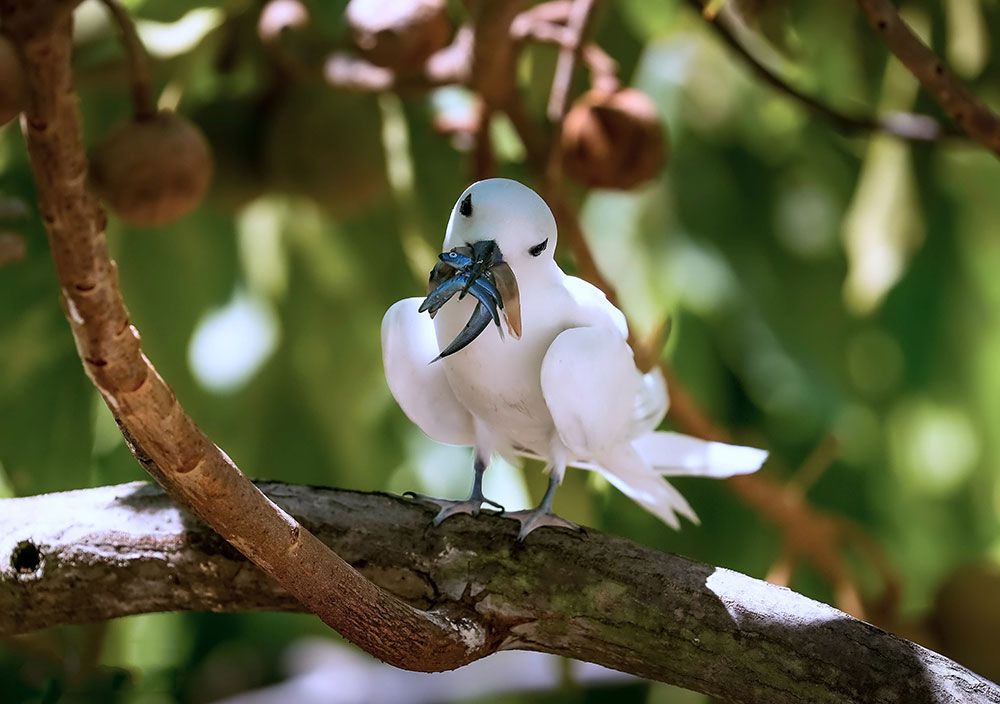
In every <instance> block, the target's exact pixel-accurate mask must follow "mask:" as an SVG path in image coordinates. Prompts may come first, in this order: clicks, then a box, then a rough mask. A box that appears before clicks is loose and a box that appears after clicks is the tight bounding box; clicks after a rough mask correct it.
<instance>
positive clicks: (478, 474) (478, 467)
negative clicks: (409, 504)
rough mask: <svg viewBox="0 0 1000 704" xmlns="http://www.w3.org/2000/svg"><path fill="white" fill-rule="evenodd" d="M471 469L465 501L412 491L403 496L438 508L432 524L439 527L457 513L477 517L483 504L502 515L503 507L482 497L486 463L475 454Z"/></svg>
mask: <svg viewBox="0 0 1000 704" xmlns="http://www.w3.org/2000/svg"><path fill="white" fill-rule="evenodd" d="M473 469H474V470H475V476H474V478H473V480H472V493H471V494H470V495H469V498H467V499H466V500H465V501H449V500H447V499H435V498H431V497H430V496H422V495H420V494H415V493H413V492H412V491H409V492H407V493H406V494H404V496H410V497H412V498H414V499H419V500H421V501H427V502H428V503H432V504H434V505H436V506H438V507H439V508H440V509H441V510H440V511H438V514H437V515H436V516H435V517H434V521H433V524H434V525H435V526H439V525H441V523H442V522H443V521H444V520H445V519H446V518H449V517H450V516H454V515H455V514H458V513H468V514H470V515H473V516H478V515H479V511H480V509H481V508H482V506H483V504H489V505H490V506H492V507H493V508H495V509H497V510H498V511H500V513H503V510H504V509H503V506H501V505H500V504H498V503H497V502H496V501H491V500H490V499H487V498H486V497H485V496H483V474H484V473H485V472H486V461H485V460H484V459H483V458H482V457H481V456H480V454H479V453H478V452H477V453H476V459H475V462H474V464H473Z"/></svg>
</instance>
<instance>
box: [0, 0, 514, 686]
mask: <svg viewBox="0 0 1000 704" xmlns="http://www.w3.org/2000/svg"><path fill="white" fill-rule="evenodd" d="M41 5H44V6H46V7H48V8H49V10H50V12H52V13H53V14H54V16H55V18H54V19H53V20H52V21H48V22H41V21H39V20H38V13H39V6H41ZM70 9H71V8H70V6H68V5H65V4H62V3H57V4H48V3H42V2H29V1H27V0H25V1H24V2H15V1H13V0H4V2H2V3H0V19H2V21H3V23H2V27H3V29H4V31H5V32H6V33H8V36H9V37H10V38H11V39H12V40H13V42H14V44H15V46H16V47H17V50H18V52H19V54H20V55H21V56H20V58H21V61H22V65H23V67H24V71H25V77H26V83H27V85H28V90H29V96H28V97H29V100H28V107H27V110H26V112H25V117H26V119H25V120H23V121H22V124H23V125H24V129H25V139H26V141H27V145H28V150H29V154H30V158H31V164H32V169H33V171H34V176H35V182H36V185H37V191H38V201H39V209H40V212H41V213H42V218H43V220H44V223H45V227H46V230H47V232H48V235H49V243H50V245H51V249H52V256H53V259H54V261H55V265H56V272H57V275H58V280H59V283H60V285H61V287H62V299H63V303H64V306H65V309H66V316H67V318H68V319H69V322H70V327H71V328H72V331H73V335H74V338H75V340H76V345H77V350H78V352H79V355H80V358H81V359H82V360H83V364H84V368H85V370H86V372H87V374H88V375H89V376H90V378H91V380H92V381H93V382H94V385H95V386H96V387H97V389H98V390H99V391H100V393H101V395H102V396H103V398H104V400H105V401H106V402H107V404H108V407H109V408H110V409H111V411H112V413H113V414H114V415H115V418H116V420H117V421H118V423H119V426H120V427H121V429H122V432H123V434H124V436H125V438H126V440H127V442H128V444H129V446H130V448H131V449H132V451H133V453H134V454H135V456H136V458H137V459H138V460H139V461H140V463H142V465H143V466H144V467H145V468H146V469H147V470H148V471H149V472H150V474H152V475H153V476H154V477H155V478H156V479H157V481H158V482H160V484H162V485H163V486H164V487H165V488H166V489H167V491H168V492H169V493H170V495H171V496H172V497H174V499H176V500H177V501H178V502H179V503H181V504H182V505H184V506H187V507H189V508H190V509H191V510H192V511H194V512H195V513H196V514H197V515H198V516H200V517H201V518H202V519H203V520H204V521H205V522H206V523H208V524H209V525H210V526H211V527H212V528H214V529H215V530H216V531H218V533H219V534H220V535H222V536H223V537H224V538H225V539H226V540H228V541H229V542H230V543H232V544H233V545H234V546H235V547H236V548H237V549H238V550H239V551H240V552H242V553H243V554H244V555H246V556H247V557H248V558H249V559H250V560H252V561H253V562H254V563H255V564H257V565H258V566H259V567H260V568H261V569H263V570H264V571H265V572H267V573H268V574H269V575H270V576H271V577H273V578H274V579H275V580H276V581H277V582H278V583H279V584H281V585H282V586H283V587H284V588H285V589H287V590H288V591H289V592H290V593H292V594H293V595H294V596H295V597H296V598H298V599H299V600H300V601H301V602H302V603H303V604H304V605H305V606H306V607H307V608H308V609H309V610H311V611H313V612H314V613H316V614H317V615H319V616H320V617H321V618H322V619H323V620H324V621H325V622H326V623H327V624H328V625H330V626H331V627H333V628H335V629H336V630H337V631H339V632H340V633H341V634H342V635H344V636H345V637H346V638H348V639H349V640H351V641H352V642H354V643H356V644H358V645H359V646H360V647H362V648H363V649H365V650H367V651H368V652H370V653H372V654H373V655H376V656H377V657H379V658H381V659H384V660H387V661H389V662H390V663H392V664H395V665H398V666H400V667H405V668H409V669H418V670H439V669H449V668H453V667H457V666H459V665H462V664H464V663H467V662H470V661H471V660H474V659H477V658H479V657H482V656H483V655H485V654H487V653H488V652H490V651H491V650H492V649H493V648H494V647H495V644H496V643H495V640H494V639H493V638H492V636H491V634H490V633H489V632H488V630H487V629H486V628H485V627H484V625H483V624H482V623H480V622H479V621H478V620H476V618H475V614H474V612H473V611H471V609H469V608H465V609H461V608H457V607H456V608H457V610H455V611H449V612H443V611H436V612H424V611H420V610H418V609H415V608H413V607H412V606H409V605H407V604H405V603H403V602H401V601H400V600H398V599H396V598H395V597H393V596H392V595H390V594H388V593H387V592H385V591H383V590H381V589H380V588H378V587H377V586H376V585H374V584H373V583H372V582H370V581H369V580H367V579H365V578H364V577H363V576H361V575H360V574H358V573H357V572H356V571H355V570H354V569H353V568H351V566H350V565H349V564H348V563H347V562H345V561H344V560H342V559H341V558H340V557H338V556H337V555H336V554H335V553H333V552H332V551H330V550H329V548H327V547H326V546H325V545H324V544H323V543H321V542H320V541H319V540H318V539H317V538H316V537H315V536H314V535H313V534H312V533H310V532H309V531H308V530H306V529H305V528H303V527H302V526H301V525H299V524H298V523H297V522H296V521H295V520H294V519H292V518H291V517H290V516H288V514H286V513H285V512H284V511H282V510H281V509H280V508H278V507H277V506H276V505H275V504H273V503H272V502H271V501H270V500H268V498H267V497H266V496H264V494H262V493H261V492H260V491H258V490H257V489H256V488H255V487H254V485H253V484H252V483H251V482H250V481H249V480H248V479H247V478H246V477H245V476H244V475H243V474H242V473H241V472H240V471H239V469H237V467H236V466H235V465H234V464H233V462H232V461H231V460H230V459H229V458H228V457H227V456H226V454H225V453H224V452H222V451H221V450H220V449H219V448H218V447H216V446H215V444H213V443H212V442H211V440H209V439H208V438H207V437H206V436H205V434H204V433H203V432H202V431H201V429H200V428H198V426H197V425H196V424H195V423H194V421H193V420H192V419H191V418H190V417H189V416H188V415H187V414H186V413H185V412H184V410H183V408H181V406H180V404H179V403H178V401H177V398H176V397H175V396H174V394H173V392H172V391H171V390H170V388H169V387H168V386H167V385H166V383H165V382H164V381H163V379H162V378H160V376H159V375H158V374H157V372H156V370H155V369H154V368H153V365H152V364H151V363H150V361H149V360H148V359H147V358H146V356H145V355H144V354H143V353H142V350H141V348H140V344H139V333H138V331H137V330H136V328H135V327H134V326H133V325H131V323H130V321H129V317H128V312H127V311H126V309H125V305H124V302H123V300H122V296H121V292H120V290H119V288H118V281H117V274H116V266H115V263H114V262H113V261H111V259H110V258H109V256H108V250H107V243H106V240H105V233H104V225H105V215H104V212H103V210H102V209H101V207H100V206H99V204H98V203H97V202H96V200H95V198H94V197H93V196H92V195H91V194H90V193H89V191H88V190H87V188H86V185H85V184H86V173H87V160H86V156H85V154H84V149H83V145H82V143H81V138H80V115H79V108H78V105H77V96H76V92H75V91H74V89H73V76H72V72H71V67H70V54H71V50H72V16H71V13H70ZM38 26H43V27H47V28H48V31H44V32H39V31H37V28H38ZM74 601H78V600H74Z"/></svg>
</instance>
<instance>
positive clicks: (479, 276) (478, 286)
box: [420, 240, 521, 361]
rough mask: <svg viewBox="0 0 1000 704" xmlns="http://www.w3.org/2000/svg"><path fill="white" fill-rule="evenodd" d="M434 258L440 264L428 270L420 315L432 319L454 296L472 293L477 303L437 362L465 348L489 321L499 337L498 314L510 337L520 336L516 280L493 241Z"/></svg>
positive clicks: (456, 249) (485, 241)
mask: <svg viewBox="0 0 1000 704" xmlns="http://www.w3.org/2000/svg"><path fill="white" fill-rule="evenodd" d="M438 259H439V260H440V261H439V262H438V263H437V264H436V265H435V266H434V268H433V269H432V270H431V275H430V280H429V281H428V284H427V291H428V292H427V298H425V299H424V302H423V303H422V304H421V305H420V312H421V313H422V312H424V311H427V312H428V313H430V316H431V317H432V318H433V317H434V316H435V315H437V312H438V311H439V310H440V309H441V307H442V306H443V305H444V304H445V303H447V302H448V301H450V300H451V299H452V297H454V296H455V294H458V297H459V299H462V298H465V296H466V295H468V294H472V296H473V297H474V298H475V299H476V301H477V304H476V308H475V310H474V311H473V313H472V317H471V318H469V322H468V323H466V325H465V327H464V328H463V329H462V331H461V332H460V333H459V334H458V336H457V337H456V338H455V339H454V340H452V342H451V344H449V345H448V346H447V347H446V348H445V349H444V350H442V351H441V354H440V355H439V356H438V357H437V359H441V358H442V357H447V356H448V355H452V354H455V353H456V352H458V351H459V350H461V349H463V348H465V347H467V346H468V345H469V344H471V343H472V341H473V340H475V339H476V338H477V337H479V335H480V334H481V333H482V332H483V331H484V330H485V329H486V328H487V327H489V325H490V322H491V321H492V322H493V323H495V324H496V326H497V329H499V330H500V334H501V335H503V328H502V327H501V325H500V313H501V312H503V318H504V320H505V322H506V323H507V330H508V331H509V332H510V334H511V336H512V337H514V338H520V337H521V301H520V295H519V293H518V290H517V279H516V278H514V272H513V271H511V268H510V265H508V264H507V262H505V261H504V260H503V254H502V253H501V252H500V248H499V247H498V246H497V243H496V242H495V241H494V240H479V241H477V242H473V243H472V245H470V246H467V247H455V248H454V249H452V250H449V251H447V252H442V253H441V254H440V255H438ZM435 361H436V360H435Z"/></svg>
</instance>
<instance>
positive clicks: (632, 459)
mask: <svg viewBox="0 0 1000 704" xmlns="http://www.w3.org/2000/svg"><path fill="white" fill-rule="evenodd" d="M555 248H556V223H555V218H554V217H553V216H552V211H551V210H549V207H548V206H547V205H546V204H545V201H544V200H542V198H541V197H540V196H539V195H538V194H536V193H535V192H534V191H532V190H531V189H530V188H528V187H527V186H524V185H522V184H520V183H518V182H517V181H512V180H509V179H500V178H494V179H488V180H485V181H479V182H478V183H474V184H473V185H471V186H469V188H468V189H466V191H465V192H464V193H463V194H462V196H461V197H460V198H459V199H458V202H457V203H456V204H455V207H454V209H453V210H452V213H451V218H450V219H449V221H448V227H447V231H446V233H445V238H444V253H443V254H442V255H441V263H439V264H438V265H437V266H436V267H435V268H434V270H433V271H432V272H431V281H430V289H431V291H430V295H429V296H428V297H427V298H426V299H421V298H407V299H404V300H401V301H398V302H397V303H395V304H394V305H393V306H392V307H390V308H389V310H388V311H387V312H386V314H385V317H384V318H383V320H382V357H383V364H384V367H385V376H386V380H387V382H388V385H389V389H390V390H391V391H392V395H393V396H394V397H395V399H396V401H397V402H398V403H399V405H400V407H401V408H402V409H403V412H404V413H405V414H406V415H407V416H408V417H409V418H410V420H412V421H413V422H414V423H415V424H416V425H417V426H419V427H420V429H421V430H423V431H424V433H426V434H427V435H428V436H430V437H431V438H432V439H434V440H437V441H438V442H442V443H447V444H452V445H471V446H472V447H474V448H475V453H474V463H473V467H474V472H475V475H474V481H473V489H472V494H471V495H470V496H469V498H468V499H467V500H465V501H444V500H438V499H433V501H434V502H435V503H437V504H438V505H439V506H440V507H441V511H440V512H439V513H438V515H437V517H436V518H435V521H434V522H435V525H437V524H439V523H440V522H441V521H443V520H444V519H446V518H448V517H449V516H452V515H454V514H457V513H470V514H473V515H475V514H478V512H479V510H480V508H481V507H482V505H483V504H484V503H486V504H489V505H492V506H494V507H497V508H500V509H501V510H502V507H500V506H499V504H497V503H495V502H493V501H490V500H489V499H486V498H485V497H484V496H483V493H482V481H483V473H484V472H485V471H486V468H487V466H488V464H489V461H490V458H491V457H492V456H493V455H494V454H500V455H503V456H504V457H508V458H512V457H515V456H516V455H523V456H530V457H537V458H540V459H542V460H543V461H545V462H546V465H547V467H546V468H547V469H548V470H549V472H550V478H549V486H548V490H547V491H546V492H545V497H544V498H543V499H542V501H541V503H540V504H539V505H538V506H537V507H536V508H535V509H533V510H530V511H518V512H516V513H509V514H506V515H508V516H510V517H513V518H515V519H517V520H518V521H520V523H521V531H520V535H519V539H524V537H525V536H527V535H528V533H530V532H531V531H532V530H534V529H535V528H538V527H540V526H544V525H550V526H562V527H571V528H576V526H575V525H574V524H572V523H570V522H569V521H566V520H564V519H562V518H559V517H558V516H555V515H554V514H553V513H552V499H553V496H554V495H555V491H556V489H557V488H558V486H559V484H560V483H561V481H562V479H563V475H564V473H565V471H566V467H567V466H575V467H581V468H585V469H591V470H594V471H598V472H600V473H601V474H602V475H603V476H604V477H605V478H607V480H608V481H609V482H611V484H612V485H614V486H615V487H616V488H617V489H619V490H620V491H621V492H622V493H624V494H626V495H627V496H629V497H630V498H632V499H633V500H634V501H636V502H637V503H639V504H640V505H641V506H642V507H643V508H645V509H646V510H647V511H650V512H651V513H653V514H654V515H656V516H658V517H659V518H660V519H662V520H663V521H664V522H665V523H667V524H668V525H670V526H671V527H673V528H675V529H677V528H679V527H680V521H679V519H678V514H680V515H682V516H686V517H687V518H689V519H690V520H691V521H692V522H698V518H697V516H696V515H695V513H694V511H693V510H692V509H691V507H690V505H688V502H687V501H685V500H684V497H683V496H681V494H680V493H679V492H678V491H677V490H676V489H675V488H674V487H673V486H671V485H670V484H669V483H668V482H667V481H666V480H665V479H664V478H663V477H664V476H682V475H683V476H701V477H728V476H732V475H736V474H745V473H749V472H754V471H756V470H757V469H759V468H760V466H761V465H762V464H763V462H764V460H765V459H766V457H767V453H766V452H765V451H763V450H758V449H755V448H750V447H740V446H735V445H727V444H724V443H717V442H706V441H703V440H699V439H697V438H693V437H689V436H685V435H681V434H678V433H672V432H656V431H655V428H656V427H657V426H658V425H659V423H660V421H661V420H662V419H663V417H664V415H665V414H666V411H667V406H668V398H667V390H666V385H665V383H664V380H663V376H662V375H661V374H660V373H659V371H658V370H656V371H654V372H651V373H649V374H646V375H643V374H642V373H640V372H639V370H638V369H637V368H636V366H635V362H634V359H633V355H632V350H631V349H630V348H629V346H628V344H627V342H626V339H627V336H628V330H627V326H626V322H625V316H624V315H623V314H622V313H621V311H619V310H618V309H617V308H616V307H615V306H614V305H612V304H611V303H610V302H609V301H608V299H607V298H606V297H605V296H604V294H603V293H601V291H600V290H598V289H597V288H595V287H594V286H592V285H591V284H589V283H587V282H585V281H583V280H581V279H578V278H576V277H573V276H567V275H566V274H565V273H563V271H562V270H561V269H560V268H559V266H558V264H556V262H555V260H554V258H553V252H554V251H555ZM467 293H468V294H471V295H465V294H467ZM424 311H426V312H428V313H429V315H425V314H424ZM500 311H502V313H503V317H504V323H505V324H506V327H507V333H508V334H507V335H504V334H503V328H502V327H501V323H500V316H499V312H500ZM491 322H492V323H495V325H496V328H497V330H496V332H494V331H491V330H487V328H488V327H489V325H490V323H491ZM431 362H433V363H431ZM421 498H427V497H421Z"/></svg>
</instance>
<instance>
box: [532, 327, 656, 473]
mask: <svg viewBox="0 0 1000 704" xmlns="http://www.w3.org/2000/svg"><path fill="white" fill-rule="evenodd" d="M541 382H542V395H543V396H544V397H545V404H546V405H547V406H548V408H549V413H550V414H551V415H552V421H553V423H554V424H555V427H556V432H557V433H558V434H559V438H560V439H561V440H562V442H563V444H564V445H565V446H566V448H567V449H568V450H569V451H570V454H571V455H572V456H575V457H587V458H596V457H599V456H601V455H602V454H603V453H604V452H605V451H608V450H611V449H614V448H617V447H618V446H620V445H622V444H623V443H627V442H628V440H629V439H630V438H631V437H632V435H633V433H634V431H633V427H634V426H633V414H634V412H635V399H636V395H637V394H638V393H639V390H640V388H641V386H642V377H641V375H640V374H639V372H638V371H637V370H636V368H635V362H634V361H633V359H632V352H631V350H630V349H629V347H628V345H627V344H626V342H625V340H624V338H622V337H621V335H619V334H618V331H617V330H616V329H615V328H614V327H612V326H610V325H608V326H601V327H579V328H571V329H569V330H565V331H563V332H561V333H560V334H559V335H558V336H557V337H556V339H555V340H554V341H553V342H552V344H551V345H550V346H549V349H548V351H547V352H546V353H545V358H544V360H543V361H542V370H541Z"/></svg>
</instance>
